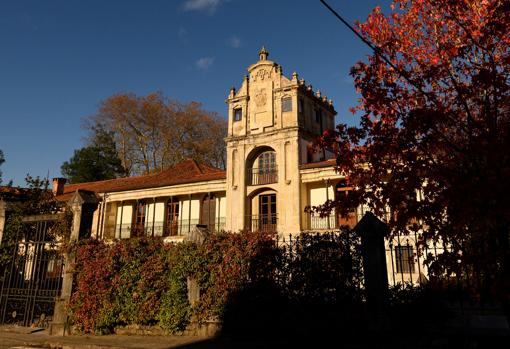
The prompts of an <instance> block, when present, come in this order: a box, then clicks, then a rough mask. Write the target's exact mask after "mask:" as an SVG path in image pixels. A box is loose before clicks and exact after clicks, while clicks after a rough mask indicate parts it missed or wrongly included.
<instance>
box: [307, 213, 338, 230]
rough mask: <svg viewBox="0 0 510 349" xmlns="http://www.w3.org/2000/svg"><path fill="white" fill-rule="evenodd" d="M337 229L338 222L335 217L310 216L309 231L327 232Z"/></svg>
mask: <svg viewBox="0 0 510 349" xmlns="http://www.w3.org/2000/svg"><path fill="white" fill-rule="evenodd" d="M336 228H338V220H337V218H336V216H335V215H334V214H333V215H329V216H326V217H320V216H319V215H318V214H317V215H310V230H327V229H336Z"/></svg>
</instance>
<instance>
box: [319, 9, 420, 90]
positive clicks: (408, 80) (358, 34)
mask: <svg viewBox="0 0 510 349" xmlns="http://www.w3.org/2000/svg"><path fill="white" fill-rule="evenodd" d="M320 2H321V3H322V4H323V5H324V6H325V7H326V8H327V9H328V10H329V11H330V12H331V13H332V14H333V15H334V16H335V17H336V18H338V19H339V20H340V22H342V23H343V24H345V26H346V27H347V28H349V29H350V30H351V31H352V32H353V33H354V35H356V36H357V37H358V38H359V39H360V40H361V41H363V42H364V43H365V44H366V45H367V46H368V47H370V48H371V49H372V51H374V54H375V55H376V56H377V57H379V58H381V59H382V60H383V61H385V62H386V63H388V65H389V66H390V67H392V68H393V69H394V70H395V71H396V72H397V73H398V74H399V75H400V76H402V77H403V78H404V79H406V80H407V82H409V83H410V84H411V85H413V86H414V87H416V88H417V89H418V90H419V91H420V92H421V93H422V94H424V95H426V94H425V92H424V91H423V90H422V89H421V87H420V86H418V85H417V84H416V82H414V81H413V80H411V78H410V77H409V76H408V75H407V74H406V73H404V72H403V71H401V70H400V69H398V68H397V66H396V65H394V64H393V63H391V61H390V60H389V59H388V58H387V57H386V56H385V55H384V54H383V53H382V50H381V49H380V48H379V47H378V46H377V45H374V44H373V43H371V42H370V41H368V40H367V39H365V38H364V37H363V36H362V35H361V34H360V33H358V32H357V31H356V29H354V28H353V27H352V25H350V24H349V23H348V22H347V21H346V20H345V19H343V17H342V16H341V15H340V14H339V13H338V12H336V11H335V9H333V8H332V7H331V6H329V4H328V3H327V2H326V1H325V0H320Z"/></svg>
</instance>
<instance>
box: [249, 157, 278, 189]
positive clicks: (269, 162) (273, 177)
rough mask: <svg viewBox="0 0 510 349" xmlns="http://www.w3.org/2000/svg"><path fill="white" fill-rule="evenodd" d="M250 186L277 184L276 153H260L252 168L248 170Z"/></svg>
mask: <svg viewBox="0 0 510 349" xmlns="http://www.w3.org/2000/svg"><path fill="white" fill-rule="evenodd" d="M248 173H249V176H250V178H249V179H248V181H249V184H251V185H261V184H270V183H276V182H278V168H277V166H276V152H275V151H273V150H267V151H264V152H263V153H260V154H259V156H257V158H255V160H254V161H253V167H252V168H250V169H248Z"/></svg>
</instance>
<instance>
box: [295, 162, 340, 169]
mask: <svg viewBox="0 0 510 349" xmlns="http://www.w3.org/2000/svg"><path fill="white" fill-rule="evenodd" d="M334 166H336V159H329V160H324V161H319V162H309V163H307V164H303V165H301V166H299V168H300V169H301V170H304V169H308V168H321V167H334Z"/></svg>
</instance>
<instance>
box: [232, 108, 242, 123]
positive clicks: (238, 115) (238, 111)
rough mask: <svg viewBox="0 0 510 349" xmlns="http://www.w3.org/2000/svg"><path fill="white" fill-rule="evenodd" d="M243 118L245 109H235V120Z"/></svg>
mask: <svg viewBox="0 0 510 349" xmlns="http://www.w3.org/2000/svg"><path fill="white" fill-rule="evenodd" d="M242 118H243V110H242V109H241V108H236V109H234V121H240V120H241V119H242Z"/></svg>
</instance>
